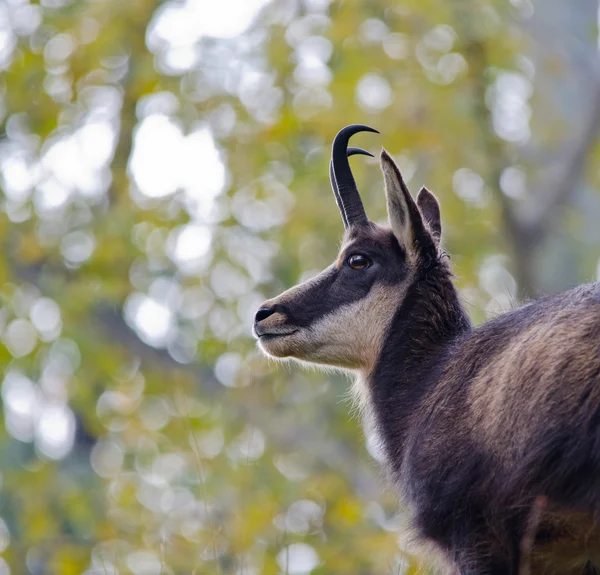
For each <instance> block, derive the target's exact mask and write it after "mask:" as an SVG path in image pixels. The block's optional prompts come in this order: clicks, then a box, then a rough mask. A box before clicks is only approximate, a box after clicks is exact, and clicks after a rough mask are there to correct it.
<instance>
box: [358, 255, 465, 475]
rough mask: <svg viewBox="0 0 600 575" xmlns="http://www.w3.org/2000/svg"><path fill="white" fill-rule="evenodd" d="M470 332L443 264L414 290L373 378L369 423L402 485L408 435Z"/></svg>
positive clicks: (423, 276) (401, 310) (401, 309)
mask: <svg viewBox="0 0 600 575" xmlns="http://www.w3.org/2000/svg"><path fill="white" fill-rule="evenodd" d="M470 330H471V322H470V320H469V318H468V316H467V314H466V312H465V311H464V310H463V308H462V306H461V304H460V302H459V299H458V294H457V292H456V289H455V287H454V285H453V283H452V281H451V273H450V271H449V269H448V267H447V264H446V263H445V262H444V261H443V260H441V261H440V260H437V261H436V262H435V263H434V264H433V265H432V266H431V267H430V269H428V270H424V271H422V272H421V273H420V279H418V280H417V281H416V282H415V283H413V285H412V286H411V287H410V288H409V290H408V293H407V295H406V298H405V299H404V301H403V302H402V305H401V306H400V307H399V309H398V310H397V312H396V314H395V316H394V319H393V320H392V323H391V326H390V329H389V332H388V335H387V338H386V340H385V344H384V346H383V349H382V351H381V354H380V357H379V360H378V362H377V364H376V367H375V370H374V371H373V373H372V374H371V375H370V377H369V378H368V389H369V395H370V401H368V404H369V405H368V408H369V409H368V411H369V417H370V419H371V420H372V423H373V424H374V425H375V429H376V430H377V432H378V436H379V440H380V442H381V443H382V447H383V449H384V453H385V455H386V459H387V462H388V466H389V468H390V469H389V471H391V472H392V476H393V479H395V480H398V479H400V477H399V475H400V474H401V473H402V469H401V467H402V461H403V455H404V448H405V439H406V437H405V435H406V430H407V429H408V428H409V427H410V420H411V418H412V416H413V415H414V414H415V413H416V412H417V411H418V409H419V405H420V403H421V401H422V399H423V397H424V396H425V395H426V394H427V392H428V391H429V390H431V389H432V388H433V387H434V386H435V385H436V382H437V381H439V379H440V376H441V374H442V372H443V369H444V367H443V366H444V364H445V360H444V355H445V354H447V353H448V351H449V350H450V349H451V348H452V347H453V345H454V342H456V341H457V339H458V338H459V337H460V336H461V335H462V334H464V333H465V332H468V331H470Z"/></svg>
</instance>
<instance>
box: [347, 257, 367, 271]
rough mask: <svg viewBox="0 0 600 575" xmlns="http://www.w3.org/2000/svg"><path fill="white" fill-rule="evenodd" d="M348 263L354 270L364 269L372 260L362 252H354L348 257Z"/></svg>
mask: <svg viewBox="0 0 600 575" xmlns="http://www.w3.org/2000/svg"><path fill="white" fill-rule="evenodd" d="M348 265H349V266H350V267H351V268H352V269H353V270H364V269H365V268H368V267H369V266H370V265H371V260H370V259H369V258H368V257H367V256H363V255H362V254H354V255H352V256H350V257H349V258H348Z"/></svg>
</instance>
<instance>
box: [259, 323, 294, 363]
mask: <svg viewBox="0 0 600 575" xmlns="http://www.w3.org/2000/svg"><path fill="white" fill-rule="evenodd" d="M297 332H298V330H297V329H294V330H291V331H286V332H281V333H263V334H261V335H260V336H259V338H258V341H259V345H260V347H261V349H262V350H263V351H264V352H265V353H267V354H269V355H270V356H273V357H288V356H289V355H291V352H292V349H293V344H292V342H291V341H290V336H292V335H294V334H295V333H297ZM290 344H292V345H290Z"/></svg>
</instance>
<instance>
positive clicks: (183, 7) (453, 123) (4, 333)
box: [0, 0, 600, 575]
mask: <svg viewBox="0 0 600 575" xmlns="http://www.w3.org/2000/svg"><path fill="white" fill-rule="evenodd" d="M349 123H366V124H369V125H372V126H374V127H376V128H378V129H379V130H380V131H381V136H376V135H372V134H361V135H359V136H356V137H355V138H354V139H353V144H354V145H360V146H363V147H365V148H367V149H369V150H371V151H372V152H375V153H377V152H378V150H379V149H380V147H381V146H382V145H384V146H385V147H386V148H387V149H388V150H389V151H390V153H391V154H393V156H394V157H395V158H396V160H397V161H398V163H399V165H400V166H401V167H402V169H403V172H404V175H405V177H406V179H407V180H408V182H409V185H410V186H411V187H412V189H413V191H417V190H418V187H419V186H420V185H421V184H426V185H428V187H430V189H432V190H433V191H434V192H435V193H436V194H437V196H438V197H439V199H440V201H441V204H442V210H443V223H444V242H445V247H446V249H447V250H448V251H449V252H450V253H451V255H452V258H453V263H454V268H455V272H456V274H457V282H458V285H459V287H460V289H461V292H462V295H463V299H464V301H465V302H466V305H467V306H468V308H469V309H470V311H471V313H472V316H473V318H474V320H475V321H476V322H481V321H484V320H485V319H486V318H487V317H490V316H493V315H495V314H497V313H499V312H501V311H504V310H507V309H510V308H511V307H512V306H514V305H515V303H516V302H517V301H519V300H521V299H522V298H524V297H535V295H537V294H538V293H540V292H554V291H559V290H562V289H565V288H567V287H569V286H572V285H575V284H577V283H579V282H582V281H591V280H593V279H595V278H597V277H598V275H600V264H599V261H600V260H599V257H600V191H599V186H600V173H599V170H598V155H599V154H600V147H599V146H598V127H599V125H600V62H599V55H598V0H570V1H569V2H565V1H564V0H510V1H509V0H453V1H448V0H369V1H367V0H363V1H359V0H345V1H341V0H340V1H337V0H335V1H329V0H168V1H164V2H156V1H151V0H41V1H40V2H33V1H29V0H0V242H1V251H0V339H1V341H0V367H1V372H2V373H1V374H0V381H1V382H2V385H1V388H0V389H1V402H2V403H1V405H2V410H1V413H2V425H1V426H0V477H1V482H0V483H1V489H0V517H1V519H0V552H1V555H0V574H2V575H4V574H7V573H16V574H20V573H30V574H34V575H42V574H64V575H70V574H80V573H86V574H87V575H92V574H94V575H102V574H115V573H123V574H124V573H133V574H135V575H158V574H161V573H162V574H175V573H177V574H187V573H196V574H210V575H213V574H214V575H218V574H223V575H225V574H236V575H258V574H263V573H264V574H289V575H302V574H308V573H313V574H315V575H325V574H339V575H347V574H361V575H366V574H374V575H375V574H377V575H379V574H385V573H390V574H405V573H424V570H423V569H421V568H419V567H418V566H417V562H416V560H415V559H414V557H412V556H411V553H410V550H407V546H406V541H405V538H403V536H402V535H401V534H400V531H399V529H400V527H401V525H402V522H403V520H404V516H403V513H402V509H398V508H397V505H396V501H395V498H394V495H393V494H392V493H391V492H390V491H389V490H388V489H387V488H386V487H385V485H384V483H383V482H382V481H381V477H380V474H379V471H378V467H377V463H376V461H375V460H374V458H373V456H372V455H371V452H370V449H369V447H370V446H369V445H368V442H366V441H365V439H364V436H363V432H362V429H361V425H360V422H359V421H358V420H357V418H356V417H354V416H352V415H351V413H350V405H349V402H348V401H347V389H348V382H347V381H346V380H344V379H343V378H342V377H340V376H334V375H331V374H320V373H312V372H304V371H301V370H299V369H298V368H296V367H286V366H277V365H274V364H272V363H269V362H268V361H266V360H265V359H263V358H261V357H260V356H259V354H258V353H257V351H256V349H255V344H254V341H253V339H252V337H251V334H250V330H251V323H252V315H253V313H254V311H255V309H256V307H257V306H258V304H259V303H260V302H261V301H262V300H263V299H265V298H267V297H272V296H274V295H276V294H277V293H279V292H280V291H281V290H283V289H284V288H286V287H289V286H291V285H293V284H294V283H296V282H298V281H299V280H301V279H304V278H307V277H309V276H310V275H311V274H313V273H315V271H317V270H320V269H321V268H323V267H325V266H326V265H328V264H329V262H330V261H331V260H332V259H333V258H334V257H335V255H336V252H337V248H338V245H339V240H340V237H341V233H342V223H341V219H340V216H339V213H338V211H337V207H336V204H335V201H334V198H333V195H332V193H331V190H330V187H329V181H328V162H329V155H330V144H331V141H332V139H333V137H334V135H335V133H336V132H337V131H338V130H339V129H340V128H341V127H343V126H344V125H346V124H349ZM352 164H353V166H354V171H355V174H356V178H357V181H358V183H359V186H360V188H361V190H362V193H363V197H364V201H365V204H366V206H367V211H368V213H369V215H370V217H371V219H373V220H375V221H379V220H382V219H384V218H385V203H384V195H383V188H382V178H381V175H380V172H379V168H378V166H377V162H376V161H375V160H366V159H365V158H362V157H361V158H354V159H353V160H352Z"/></svg>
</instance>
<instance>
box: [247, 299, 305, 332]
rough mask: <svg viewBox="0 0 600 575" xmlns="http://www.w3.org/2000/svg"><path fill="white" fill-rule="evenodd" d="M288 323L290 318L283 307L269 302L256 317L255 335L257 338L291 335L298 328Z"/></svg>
mask: <svg viewBox="0 0 600 575" xmlns="http://www.w3.org/2000/svg"><path fill="white" fill-rule="evenodd" d="M288 323H289V318H288V315H287V314H286V313H285V311H284V309H283V306H281V305H280V304H276V303H270V302H268V301H267V302H265V303H263V304H262V305H261V306H260V307H259V308H258V311H257V312H256V314H255V315H254V335H256V336H257V337H262V336H281V335H289V334H290V333H292V332H293V331H296V328H295V327H292V326H290V325H288Z"/></svg>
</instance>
